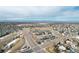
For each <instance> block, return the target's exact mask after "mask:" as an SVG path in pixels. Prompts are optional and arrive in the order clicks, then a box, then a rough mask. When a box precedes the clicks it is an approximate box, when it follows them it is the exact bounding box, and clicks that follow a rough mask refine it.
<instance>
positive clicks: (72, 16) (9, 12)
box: [0, 6, 79, 22]
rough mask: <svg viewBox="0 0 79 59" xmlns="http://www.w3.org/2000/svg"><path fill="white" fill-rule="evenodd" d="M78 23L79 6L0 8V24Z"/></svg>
mask: <svg viewBox="0 0 79 59" xmlns="http://www.w3.org/2000/svg"><path fill="white" fill-rule="evenodd" d="M7 21H8V22H9V21H11V22H16V21H17V22H29V21H30V22H32V21H53V22H54V21H57V22H58V21H60V22H61V21H64V22H79V6H0V22H7Z"/></svg>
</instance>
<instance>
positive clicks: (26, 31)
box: [23, 28, 45, 52]
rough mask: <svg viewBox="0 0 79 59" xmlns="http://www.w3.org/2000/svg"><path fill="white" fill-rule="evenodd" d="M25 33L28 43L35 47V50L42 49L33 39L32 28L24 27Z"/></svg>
mask: <svg viewBox="0 0 79 59" xmlns="http://www.w3.org/2000/svg"><path fill="white" fill-rule="evenodd" d="M23 33H24V37H25V39H26V41H27V43H28V44H29V46H30V47H31V48H32V49H33V51H34V52H38V51H39V50H41V49H42V48H40V47H39V46H38V45H37V44H35V42H34V41H33V37H32V33H31V32H30V29H29V28H27V29H26V28H24V29H23ZM40 52H45V51H44V50H42V51H40Z"/></svg>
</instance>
